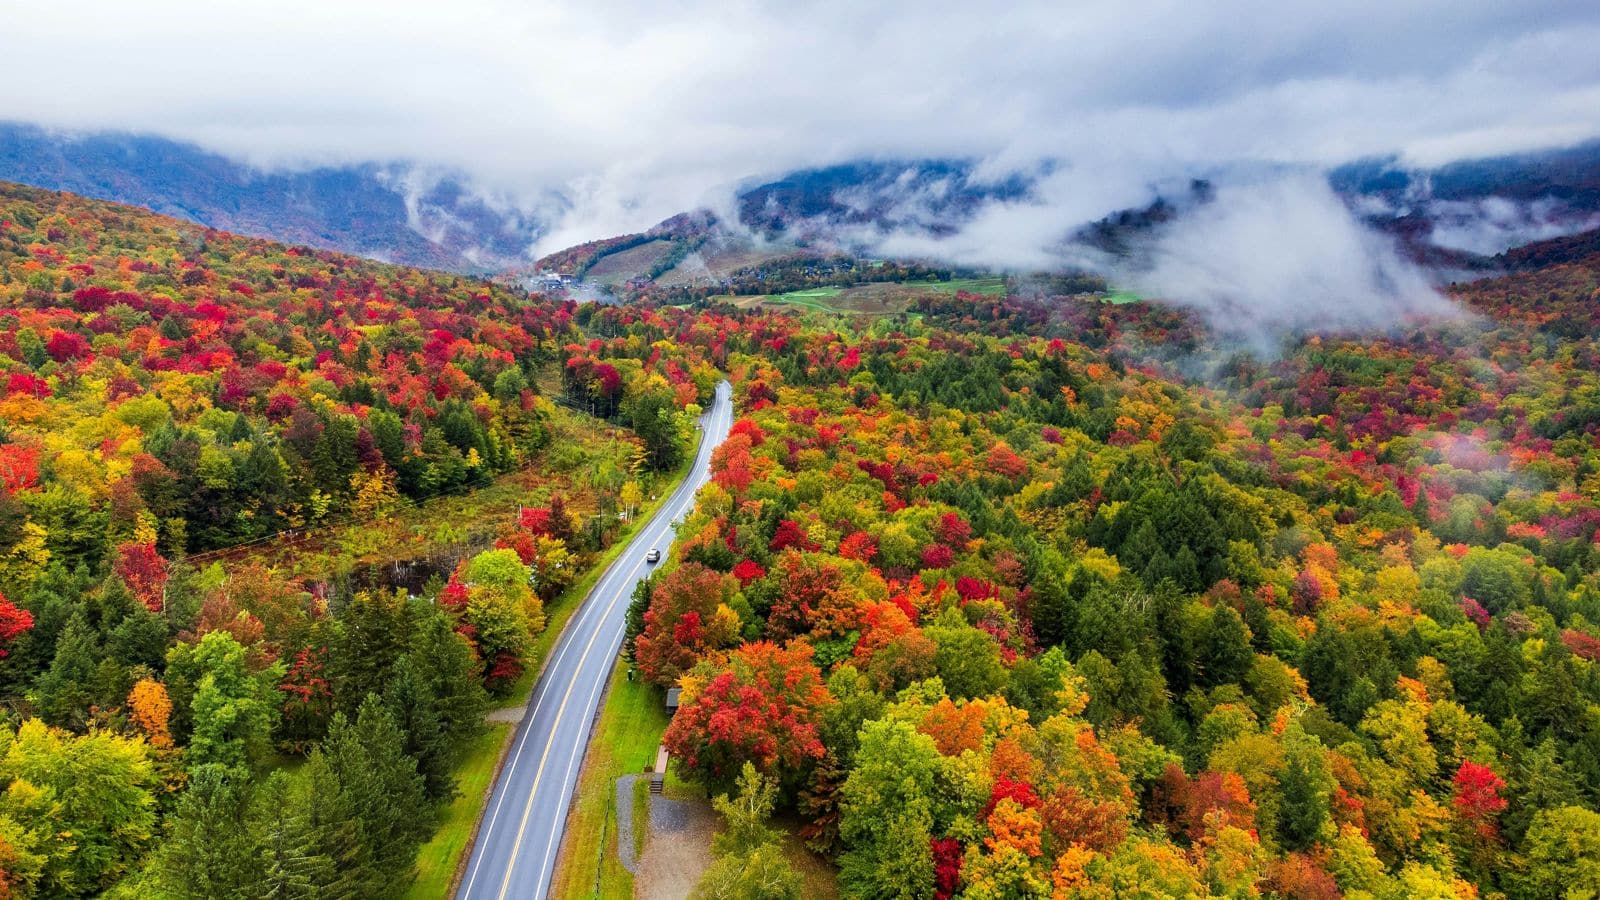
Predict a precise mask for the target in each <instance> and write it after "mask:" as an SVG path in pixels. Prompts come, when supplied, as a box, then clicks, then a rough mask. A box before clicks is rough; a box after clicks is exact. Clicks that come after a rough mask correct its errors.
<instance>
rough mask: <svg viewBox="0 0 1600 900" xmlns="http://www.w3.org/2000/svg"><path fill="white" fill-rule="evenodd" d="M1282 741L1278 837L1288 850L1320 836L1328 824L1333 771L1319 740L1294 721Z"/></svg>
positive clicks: (1316, 839) (1309, 844)
mask: <svg viewBox="0 0 1600 900" xmlns="http://www.w3.org/2000/svg"><path fill="white" fill-rule="evenodd" d="M1283 745H1284V765H1283V775H1282V777H1281V778H1280V779H1279V784H1280V785H1281V786H1282V790H1283V802H1282V805H1281V807H1280V808H1281V813H1280V816H1279V819H1278V837H1279V838H1280V839H1281V840H1282V841H1283V845H1284V846H1285V847H1286V848H1288V849H1290V850H1305V849H1307V848H1309V847H1310V846H1311V845H1312V844H1314V843H1316V842H1317V841H1319V840H1321V839H1322V837H1323V832H1324V830H1326V828H1327V826H1328V820H1329V814H1328V807H1329V798H1330V797H1331V795H1332V792H1333V788H1334V782H1333V774H1332V772H1331V771H1329V768H1328V761H1327V757H1326V756H1325V755H1324V754H1323V752H1322V742H1321V741H1318V740H1317V739H1316V738H1315V737H1312V736H1311V735H1309V734H1306V733H1305V731H1304V730H1303V729H1302V728H1301V727H1300V725H1299V723H1298V722H1296V723H1294V724H1292V725H1290V726H1289V728H1288V729H1287V730H1286V731H1285V732H1284V737H1283Z"/></svg>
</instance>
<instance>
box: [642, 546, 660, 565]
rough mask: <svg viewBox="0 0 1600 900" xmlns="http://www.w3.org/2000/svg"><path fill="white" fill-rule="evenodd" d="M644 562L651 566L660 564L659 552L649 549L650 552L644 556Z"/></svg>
mask: <svg viewBox="0 0 1600 900" xmlns="http://www.w3.org/2000/svg"><path fill="white" fill-rule="evenodd" d="M644 561H645V562H647V563H649V564H650V565H652V566H653V565H655V564H656V563H658V562H661V551H660V550H657V549H656V548H654V547H651V548H650V552H649V553H646V554H645V555H644Z"/></svg>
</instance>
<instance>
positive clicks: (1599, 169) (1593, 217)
mask: <svg viewBox="0 0 1600 900" xmlns="http://www.w3.org/2000/svg"><path fill="white" fill-rule="evenodd" d="M1329 182H1330V183H1331V184H1332V185H1333V187H1334V190H1336V191H1338V192H1339V193H1340V194H1342V195H1344V196H1345V197H1347V198H1348V199H1349V200H1350V202H1351V204H1352V205H1353V206H1354V207H1355V208H1356V210H1357V211H1358V212H1360V213H1361V214H1363V215H1364V216H1365V217H1366V218H1367V220H1368V221H1369V222H1371V223H1373V224H1374V225H1376V226H1378V227H1380V228H1382V229H1384V230H1386V231H1390V232H1392V233H1394V234H1397V235H1399V236H1400V237H1401V239H1402V241H1404V242H1405V243H1406V244H1408V245H1410V246H1413V247H1421V246H1431V247H1434V248H1438V249H1439V250H1441V251H1444V252H1445V253H1447V254H1448V253H1450V252H1451V251H1454V252H1456V253H1457V254H1466V255H1476V256H1481V257H1491V256H1495V255H1496V254H1500V253H1502V252H1504V251H1506V250H1508V249H1510V248H1513V247H1519V246H1522V245H1523V244H1528V243H1532V242H1535V241H1544V240H1549V239H1552V238H1559V237H1563V236H1566V235H1569V234H1575V233H1578V232H1582V231H1587V230H1590V229H1593V228H1596V227H1600V141H1591V142H1588V143H1584V144H1579V145H1577V146H1575V147H1568V148H1563V149H1559V150H1546V151H1540V152H1537V153H1522V154H1516V155H1512V156H1500V157H1493V158H1488V159H1476V160H1467V161H1463V162H1457V163H1451V164H1449V165H1446V166H1441V167H1438V168H1434V169H1413V168H1406V167H1404V166H1402V165H1401V164H1400V163H1399V162H1398V161H1397V160H1395V159H1394V158H1382V159H1368V160H1361V161H1358V162H1354V163H1350V164H1349V165H1345V166H1341V167H1339V168H1337V169H1335V170H1334V171H1333V172H1332V173H1330V175H1329Z"/></svg>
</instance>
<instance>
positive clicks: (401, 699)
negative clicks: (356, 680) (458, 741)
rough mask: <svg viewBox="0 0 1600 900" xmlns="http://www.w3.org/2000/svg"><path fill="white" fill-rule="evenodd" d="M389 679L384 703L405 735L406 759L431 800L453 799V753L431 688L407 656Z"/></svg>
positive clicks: (454, 783)
mask: <svg viewBox="0 0 1600 900" xmlns="http://www.w3.org/2000/svg"><path fill="white" fill-rule="evenodd" d="M391 679H392V680H391V681H390V682H389V688H388V690H386V691H384V694H383V700H384V703H385V704H386V705H387V706H388V707H389V714H390V715H391V716H392V717H393V718H394V723H395V725H396V726H397V727H398V728H399V729H400V731H401V732H402V733H403V734H404V735H405V740H404V742H403V744H402V747H403V749H404V750H405V752H406V755H407V756H410V757H411V758H412V759H414V760H416V764H417V772H418V773H419V774H421V775H422V784H423V790H424V792H426V794H427V795H428V799H430V800H445V799H448V798H450V797H452V796H454V795H455V790H456V782H455V777H454V776H453V775H452V774H451V769H452V766H451V762H452V761H453V759H454V756H455V754H454V753H453V752H452V749H453V748H452V747H451V745H450V741H449V738H448V737H447V736H446V734H445V731H444V726H443V725H442V724H441V722H440V720H439V709H438V702H437V700H436V699H435V698H434V695H433V688H432V686H431V685H429V684H428V682H427V679H426V678H425V677H424V676H423V675H422V674H421V672H420V671H419V669H418V667H417V665H416V664H415V663H413V662H412V661H411V657H410V656H402V657H401V658H400V661H399V662H398V663H395V667H394V670H393V672H392V674H391Z"/></svg>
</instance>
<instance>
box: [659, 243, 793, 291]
mask: <svg viewBox="0 0 1600 900" xmlns="http://www.w3.org/2000/svg"><path fill="white" fill-rule="evenodd" d="M794 252H795V250H794V248H792V247H782V246H771V247H757V246H755V245H754V244H752V243H751V242H749V241H748V240H742V239H740V240H722V241H717V240H712V241H708V242H706V244H705V245H704V246H702V247H701V248H700V249H699V250H697V251H695V252H694V253H691V254H689V255H688V256H686V257H684V259H683V261H682V262H680V263H678V264H677V265H675V266H673V267H672V268H670V269H668V270H667V271H665V272H663V273H661V275H660V277H658V278H656V284H661V285H678V284H692V283H693V282H696V281H705V280H707V279H722V278H726V277H728V276H729V275H732V274H733V273H734V272H737V271H738V270H740V269H744V268H748V267H750V266H756V265H760V264H761V263H764V262H766V261H768V260H771V259H777V258H779V257H782V256H792V255H793V254H794Z"/></svg>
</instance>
